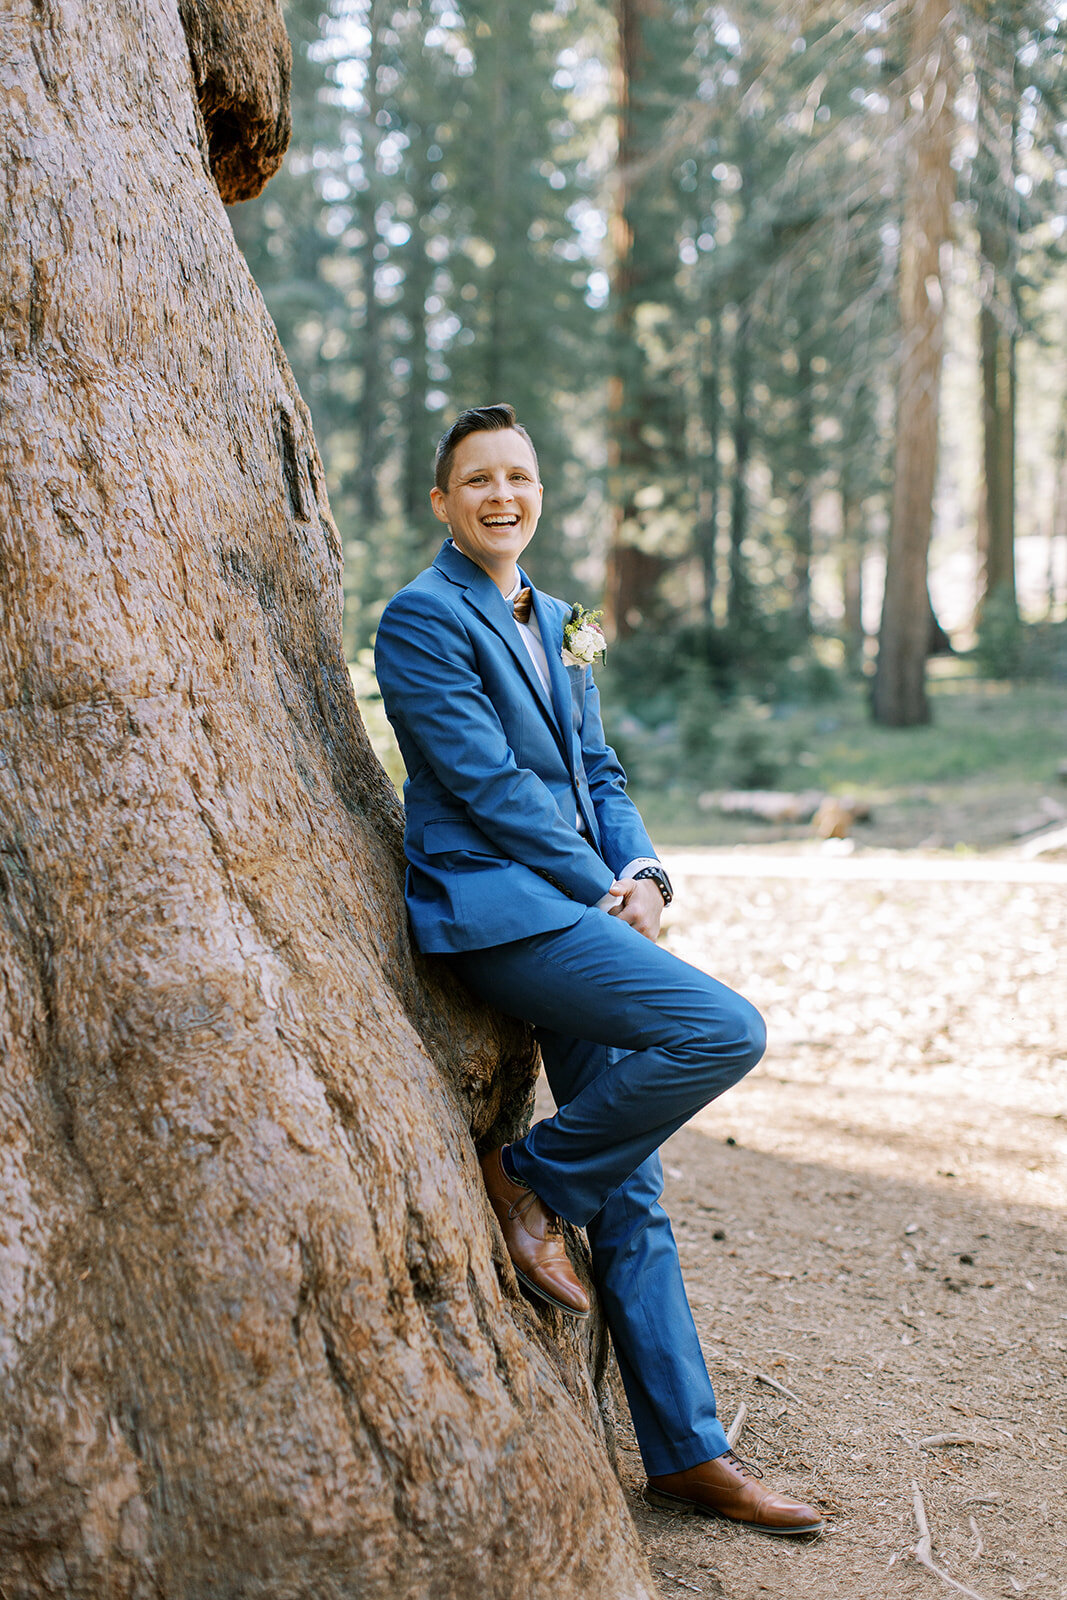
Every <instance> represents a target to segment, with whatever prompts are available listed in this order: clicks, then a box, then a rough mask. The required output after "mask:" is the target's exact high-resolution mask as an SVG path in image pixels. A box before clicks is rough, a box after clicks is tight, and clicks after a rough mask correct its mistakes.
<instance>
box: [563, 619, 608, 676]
mask: <svg viewBox="0 0 1067 1600" xmlns="http://www.w3.org/2000/svg"><path fill="white" fill-rule="evenodd" d="M603 615H604V613H603V612H602V611H586V609H585V607H584V606H579V605H576V606H574V607H572V609H571V614H570V620H569V621H568V622H565V623H564V624H563V652H562V654H563V665H564V666H565V667H591V666H592V665H593V662H594V661H595V660H596V658H597V656H602V655H605V654H606V652H607V648H608V642H607V640H606V639H605V638H604V630H603V628H602V627H601V626H600V619H601V617H602V616H603Z"/></svg>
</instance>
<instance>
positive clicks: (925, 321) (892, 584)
mask: <svg viewBox="0 0 1067 1600" xmlns="http://www.w3.org/2000/svg"><path fill="white" fill-rule="evenodd" d="M951 14H952V13H951V5H950V0H917V3H916V4H915V5H914V6H913V7H912V8H911V9H910V17H911V35H910V39H909V45H908V67H907V72H906V74H905V91H904V92H905V96H906V99H907V104H908V106H909V108H910V111H909V115H908V116H907V118H906V122H905V140H906V145H905V163H906V164H905V177H904V199H903V217H902V222H901V237H900V324H901V331H900V339H901V354H900V372H899V377H898V383H897V423H896V453H895V461H894V475H893V508H892V515H891V519H890V530H889V549H888V552H887V561H886V582H885V599H884V602H883V606H882V625H881V631H880V634H879V642H878V666H877V670H876V673H875V679H874V693H873V698H872V710H873V713H874V718H875V721H876V722H881V723H885V724H887V725H888V726H891V727H910V726H913V725H915V724H917V723H923V722H928V721H929V718H930V708H929V703H928V701H927V697H926V658H927V654H928V651H929V644H930V603H929V596H928V594H927V589H926V569H927V557H928V553H929V548H930V533H931V529H932V524H933V504H934V487H935V483H936V477H937V433H938V412H939V398H940V386H941V357H942V348H943V344H944V282H943V278H942V260H941V257H942V250H943V248H944V247H945V246H947V244H948V240H949V225H950V208H951V204H952V195H953V172H952V165H951V157H952V135H953V115H952V34H951V28H950V18H951Z"/></svg>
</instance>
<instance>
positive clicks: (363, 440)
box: [355, 0, 386, 529]
mask: <svg viewBox="0 0 1067 1600" xmlns="http://www.w3.org/2000/svg"><path fill="white" fill-rule="evenodd" d="M385 25H386V24H385V8H384V6H383V5H382V4H381V0H372V3H371V6H370V10H369V13H368V16H367V30H368V33H369V36H370V48H369V51H368V55H367V65H366V82H365V85H364V90H363V98H364V100H365V102H366V113H365V115H364V116H363V117H362V119H361V122H360V128H361V134H362V146H363V148H362V158H361V159H362V166H363V181H364V188H363V192H362V194H361V195H360V197H359V207H358V212H357V215H358V217H359V222H360V233H361V235H362V241H361V243H360V244H359V245H358V247H357V249H356V252H355V254H356V255H357V257H358V259H359V281H360V287H361V289H362V291H363V327H362V330H361V331H362V349H361V360H360V376H361V383H360V393H359V408H358V411H357V413H356V432H357V436H358V439H359V445H358V460H357V465H356V471H355V492H356V501H357V503H358V505H359V509H360V514H361V516H362V519H363V526H364V527H365V528H368V529H374V528H375V527H376V525H377V524H378V522H379V521H380V519H381V514H382V506H381V496H380V494H379V492H378V464H379V462H378V457H379V439H380V437H381V427H382V384H381V372H382V367H383V352H382V348H381V346H382V306H381V302H380V300H379V299H378V286H377V271H378V256H377V254H376V252H377V250H378V245H379V242H380V235H379V232H378V216H377V213H378V146H379V145H380V143H381V138H382V130H381V126H380V124H379V120H378V117H379V113H380V112H381V110H382V99H381V95H380V93H379V91H378V73H379V69H380V67H381V64H382V31H383V29H384V28H385Z"/></svg>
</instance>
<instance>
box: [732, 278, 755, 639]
mask: <svg viewBox="0 0 1067 1600" xmlns="http://www.w3.org/2000/svg"><path fill="white" fill-rule="evenodd" d="M749 341H750V323H749V311H748V307H747V306H746V305H743V304H742V305H739V306H738V308H737V323H736V326H735V328H734V337H733V363H732V376H733V390H734V405H733V414H732V416H731V419H730V435H731V439H732V441H733V447H734V461H733V473H734V475H733V478H732V480H731V483H730V565H729V573H730V587H729V590H728V591H727V602H726V615H727V620H728V621H729V622H730V624H731V625H733V626H734V627H738V626H741V625H743V623H744V622H745V620H746V618H747V617H748V615H749V611H750V607H751V603H752V585H751V583H750V580H749V574H748V561H747V558H746V556H745V540H746V539H747V537H748V461H749V456H750V455H751V453H752V416H751V398H750V395H751V389H752V352H751V350H750V347H749Z"/></svg>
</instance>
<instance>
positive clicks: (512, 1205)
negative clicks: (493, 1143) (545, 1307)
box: [481, 1149, 589, 1317]
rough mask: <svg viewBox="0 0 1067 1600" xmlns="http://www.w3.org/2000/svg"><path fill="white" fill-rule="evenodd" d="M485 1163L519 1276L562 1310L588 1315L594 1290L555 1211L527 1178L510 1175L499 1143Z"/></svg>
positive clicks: (493, 1202) (487, 1180)
mask: <svg viewBox="0 0 1067 1600" xmlns="http://www.w3.org/2000/svg"><path fill="white" fill-rule="evenodd" d="M481 1168H482V1177H483V1178H484V1179H485V1191H486V1193H487V1194H488V1196H489V1203H490V1205H491V1206H492V1208H493V1210H494V1211H495V1213H496V1220H497V1221H498V1222H499V1224H500V1231H501V1233H502V1234H503V1235H504V1244H505V1245H506V1246H507V1252H508V1255H509V1256H510V1257H511V1262H512V1265H513V1266H514V1268H515V1275H516V1277H518V1278H519V1279H520V1280H521V1282H523V1283H524V1284H525V1285H526V1287H527V1288H528V1289H529V1290H531V1291H532V1292H533V1293H534V1294H536V1295H539V1296H540V1298H541V1299H542V1300H547V1301H548V1303H549V1305H551V1306H555V1307H556V1310H557V1311H564V1312H566V1314H567V1316H569V1317H587V1316H588V1315H589V1296H588V1295H587V1294H586V1292H585V1290H584V1289H583V1288H582V1286H581V1284H580V1283H579V1282H578V1279H577V1278H576V1276H575V1273H574V1268H573V1267H572V1266H571V1264H570V1261H569V1260H568V1257H567V1249H566V1246H565V1245H564V1243H563V1228H562V1226H561V1224H560V1220H559V1218H558V1217H557V1216H556V1213H555V1212H554V1211H550V1210H549V1209H548V1207H547V1206H546V1205H545V1203H544V1201H543V1200H540V1199H539V1198H538V1196H537V1195H536V1194H535V1193H534V1191H533V1190H532V1189H531V1188H529V1187H528V1186H527V1185H526V1184H525V1183H516V1182H515V1181H514V1179H512V1178H509V1177H508V1175H507V1173H506V1172H505V1171H504V1166H503V1163H502V1162H501V1160H500V1150H499V1149H497V1150H490V1151H489V1153H488V1155H484V1156H482V1158H481Z"/></svg>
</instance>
